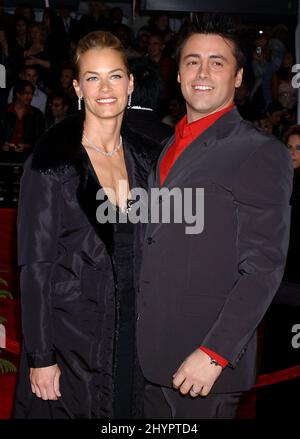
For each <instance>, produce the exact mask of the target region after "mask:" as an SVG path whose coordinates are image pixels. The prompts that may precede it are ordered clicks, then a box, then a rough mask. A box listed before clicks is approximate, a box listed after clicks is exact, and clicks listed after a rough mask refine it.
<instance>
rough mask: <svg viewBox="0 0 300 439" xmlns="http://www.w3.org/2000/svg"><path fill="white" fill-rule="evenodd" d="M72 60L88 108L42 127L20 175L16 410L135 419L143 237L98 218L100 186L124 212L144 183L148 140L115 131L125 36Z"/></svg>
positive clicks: (123, 100) (95, 38) (93, 36)
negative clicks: (121, 188)
mask: <svg viewBox="0 0 300 439" xmlns="http://www.w3.org/2000/svg"><path fill="white" fill-rule="evenodd" d="M76 65H77V68H78V72H77V79H76V80H74V87H75V90H76V93H77V95H78V99H79V104H80V106H82V105H83V103H84V107H85V114H84V115H83V114H81V113H82V112H80V114H79V115H78V114H76V115H72V116H70V117H69V118H67V119H65V120H64V121H63V122H61V123H59V124H56V125H54V126H53V127H52V128H50V129H49V130H48V131H47V132H46V133H45V135H44V136H43V137H42V138H41V140H40V142H39V145H38V146H37V148H36V150H35V152H34V154H33V157H32V158H31V159H29V160H28V162H27V163H26V166H25V171H24V176H23V178H22V184H21V194H20V201H19V219H18V236H19V264H20V265H21V267H22V272H21V293H22V294H21V297H22V309H23V334H24V352H23V356H22V362H21V370H20V380H19V386H18V392H17V398H16V411H15V413H16V416H17V417H54V418H68V417H72V418H102V417H109V418H111V417H112V418H120V417H123V418H131V417H138V416H141V415H142V412H141V410H142V394H141V387H142V383H143V381H142V378H141V375H140V374H139V368H138V363H137V360H136V355H135V347H134V329H135V328H134V322H135V306H134V305H135V303H134V302H135V298H134V282H135V279H134V274H136V273H138V264H139V260H140V255H139V248H140V239H141V238H139V236H140V233H137V230H136V227H135V226H133V224H131V223H129V222H127V223H125V224H112V223H105V224H100V223H98V222H97V220H96V209H97V207H98V206H99V202H97V200H96V194H97V192H98V190H99V189H100V188H101V187H102V188H104V189H105V188H111V189H112V190H114V192H115V193H116V199H115V200H114V199H113V198H112V199H111V206H112V207H114V205H115V203H116V205H117V206H116V207H115V208H116V209H117V208H118V209H122V210H124V212H125V213H124V214H123V215H125V214H126V210H128V209H129V204H130V203H129V202H128V200H129V199H130V190H131V189H132V188H133V187H145V185H146V178H147V175H148V172H149V167H150V165H151V163H152V161H153V159H154V155H155V153H154V152H153V151H154V149H153V146H154V145H153V144H149V140H147V141H145V139H144V138H142V137H137V135H136V134H134V137H133V136H132V135H131V133H130V132H129V131H128V130H125V129H122V136H121V135H120V130H121V125H122V119H123V115H124V112H125V109H126V105H127V100H128V96H129V95H130V94H131V93H132V91H133V78H132V76H131V75H129V73H128V69H127V60H126V57H125V54H124V48H123V47H122V45H121V43H120V41H119V40H118V39H117V38H116V37H114V36H113V35H112V34H110V33H108V32H101V31H99V32H93V33H90V34H88V35H87V36H85V37H84V38H83V39H82V40H80V42H79V44H78V47H77V51H76ZM119 180H125V182H126V185H127V191H126V193H125V194H122V193H119V192H118V188H117V186H118V182H119ZM120 215H121V213H120ZM133 255H134V257H133ZM25 354H27V355H25ZM26 357H27V358H26ZM29 368H30V369H29ZM29 373H30V379H29Z"/></svg>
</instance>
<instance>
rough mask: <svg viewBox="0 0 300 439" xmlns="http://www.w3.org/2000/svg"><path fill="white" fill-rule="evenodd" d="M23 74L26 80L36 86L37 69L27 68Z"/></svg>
mask: <svg viewBox="0 0 300 439" xmlns="http://www.w3.org/2000/svg"><path fill="white" fill-rule="evenodd" d="M23 76H24V79H26V81H29V82H31V84H32V85H34V86H36V84H37V80H38V73H37V71H36V70H35V69H26V70H25V72H24V75H23Z"/></svg>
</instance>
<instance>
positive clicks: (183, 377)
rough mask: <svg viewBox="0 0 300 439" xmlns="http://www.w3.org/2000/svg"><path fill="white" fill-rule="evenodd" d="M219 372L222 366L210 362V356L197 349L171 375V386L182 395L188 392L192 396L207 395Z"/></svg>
mask: <svg viewBox="0 0 300 439" xmlns="http://www.w3.org/2000/svg"><path fill="white" fill-rule="evenodd" d="M221 372H222V366H217V365H215V364H210V357H209V356H208V355H207V354H206V353H205V352H203V351H201V349H197V350H196V351H194V352H193V353H192V354H191V355H189V356H188V357H187V358H186V359H185V360H184V362H183V363H182V364H181V366H180V367H179V369H178V370H177V372H176V373H175V374H174V375H173V387H175V389H178V390H179V391H180V392H181V393H182V394H183V395H187V394H188V393H190V395H191V396H192V397H196V396H199V395H200V396H207V395H208V394H209V392H210V391H211V388H212V386H213V385H214V383H215V381H216V379H217V378H218V377H219V375H220V374H221Z"/></svg>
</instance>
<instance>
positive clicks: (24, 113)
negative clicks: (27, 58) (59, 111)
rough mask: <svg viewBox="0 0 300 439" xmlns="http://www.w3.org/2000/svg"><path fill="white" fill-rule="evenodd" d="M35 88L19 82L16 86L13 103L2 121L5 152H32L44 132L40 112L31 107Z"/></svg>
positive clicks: (0, 131)
mask: <svg viewBox="0 0 300 439" xmlns="http://www.w3.org/2000/svg"><path fill="white" fill-rule="evenodd" d="M33 92H34V87H33V85H32V84H31V82H29V81H25V80H19V81H18V82H17V83H16V84H15V86H14V92H13V102H12V103H11V104H9V105H8V107H7V108H6V109H5V111H4V112H3V114H2V116H1V119H0V145H1V146H2V149H3V151H14V152H23V151H25V152H30V150H32V148H33V147H34V146H35V143H36V141H37V140H38V138H39V137H40V136H41V134H42V133H43V131H44V118H43V114H42V112H41V111H40V110H38V109H37V108H35V107H32V106H31V101H32V96H33Z"/></svg>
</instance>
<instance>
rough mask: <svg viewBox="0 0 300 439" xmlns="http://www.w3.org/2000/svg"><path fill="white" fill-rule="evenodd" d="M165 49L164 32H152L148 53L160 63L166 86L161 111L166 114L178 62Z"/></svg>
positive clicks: (161, 95) (163, 91)
mask: <svg viewBox="0 0 300 439" xmlns="http://www.w3.org/2000/svg"><path fill="white" fill-rule="evenodd" d="M164 49H165V43H164V39H163V36H162V34H161V33H159V32H156V33H152V34H151V35H150V36H149V44H148V55H149V57H150V58H151V59H153V61H155V62H156V63H157V64H158V65H159V68H160V71H161V74H162V77H163V80H164V87H163V89H162V91H161V94H160V106H159V111H160V113H161V114H165V112H166V110H167V108H168V102H169V99H170V98H171V96H172V92H173V90H174V88H175V86H176V63H175V61H174V60H173V59H172V58H170V57H169V56H166V55H165V54H164Z"/></svg>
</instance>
